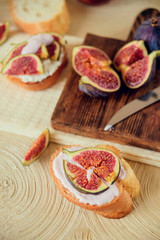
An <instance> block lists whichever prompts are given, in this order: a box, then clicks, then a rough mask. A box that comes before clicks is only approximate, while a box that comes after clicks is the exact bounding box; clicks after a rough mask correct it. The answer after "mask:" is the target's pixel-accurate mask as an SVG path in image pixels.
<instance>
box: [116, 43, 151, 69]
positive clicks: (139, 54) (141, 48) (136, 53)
mask: <svg viewBox="0 0 160 240" xmlns="http://www.w3.org/2000/svg"><path fill="white" fill-rule="evenodd" d="M147 55H148V52H147V49H146V47H145V45H144V41H143V40H140V41H136V40H134V41H131V42H129V43H127V44H125V45H124V46H123V47H122V48H120V49H119V51H118V52H117V54H116V55H115V57H114V59H113V64H114V66H115V68H116V69H117V70H121V69H122V68H123V67H125V66H130V65H131V64H132V63H134V62H136V61H138V60H140V59H143V58H144V57H146V56H147Z"/></svg>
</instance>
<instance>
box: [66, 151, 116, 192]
mask: <svg viewBox="0 0 160 240" xmlns="http://www.w3.org/2000/svg"><path fill="white" fill-rule="evenodd" d="M63 152H64V153H66V154H67V156H68V157H69V159H70V160H68V161H67V160H63V167H64V172H65V174H66V176H67V179H69V181H70V182H71V183H72V185H73V186H74V187H75V188H76V189H77V190H78V191H80V192H83V193H90V194H98V193H100V192H103V191H105V190H106V189H108V187H109V184H112V183H113V182H114V181H115V180H116V179H117V177H118V175H119V171H120V161H119V157H118V156H117V155H116V154H115V153H114V152H112V151H110V150H106V149H103V148H99V147H94V148H84V149H81V150H78V151H74V152H71V151H69V150H67V149H63ZM107 183H108V184H107Z"/></svg>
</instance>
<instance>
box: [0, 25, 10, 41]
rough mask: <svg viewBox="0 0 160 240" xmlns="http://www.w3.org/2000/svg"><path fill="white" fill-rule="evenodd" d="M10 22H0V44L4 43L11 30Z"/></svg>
mask: <svg viewBox="0 0 160 240" xmlns="http://www.w3.org/2000/svg"><path fill="white" fill-rule="evenodd" d="M9 27H10V22H8V21H7V22H5V23H3V24H0V45H1V44H2V43H4V42H5V41H6V39H7V36H8V32H9Z"/></svg>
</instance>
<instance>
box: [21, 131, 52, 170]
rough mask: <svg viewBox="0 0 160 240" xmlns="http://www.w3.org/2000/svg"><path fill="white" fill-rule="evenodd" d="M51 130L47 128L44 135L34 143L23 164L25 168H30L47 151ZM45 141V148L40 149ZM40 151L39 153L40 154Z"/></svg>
mask: <svg viewBox="0 0 160 240" xmlns="http://www.w3.org/2000/svg"><path fill="white" fill-rule="evenodd" d="M49 135H50V133H49V129H48V128H46V129H45V130H44V131H43V132H42V134H41V135H40V136H39V137H38V138H37V139H36V140H35V141H34V143H33V144H32V145H31V147H30V148H29V150H28V151H27V153H26V154H25V156H24V158H23V160H22V164H23V165H24V166H29V165H30V164H31V163H33V162H34V161H35V160H36V159H38V158H39V157H40V156H41V155H42V154H43V153H44V151H45V150H46V148H47V146H48V144H49ZM42 140H45V144H44V146H43V148H42V149H41V148H40V144H41V141H42ZM38 151H39V152H38Z"/></svg>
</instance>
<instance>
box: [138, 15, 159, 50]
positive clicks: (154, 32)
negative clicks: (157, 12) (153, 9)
mask: <svg viewBox="0 0 160 240" xmlns="http://www.w3.org/2000/svg"><path fill="white" fill-rule="evenodd" d="M134 39H135V40H144V42H145V45H146V47H147V49H148V51H149V53H150V52H152V51H156V50H160V17H153V18H150V19H148V20H146V21H145V22H143V23H142V24H141V25H140V26H139V27H138V28H137V30H136V32H135V35H134Z"/></svg>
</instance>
